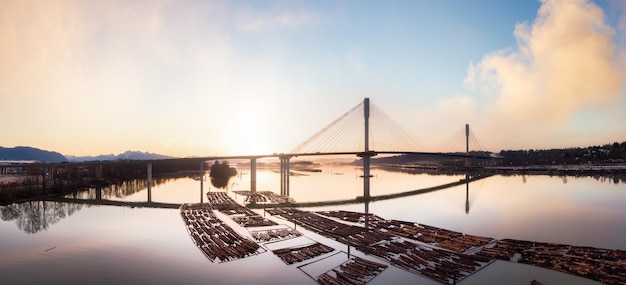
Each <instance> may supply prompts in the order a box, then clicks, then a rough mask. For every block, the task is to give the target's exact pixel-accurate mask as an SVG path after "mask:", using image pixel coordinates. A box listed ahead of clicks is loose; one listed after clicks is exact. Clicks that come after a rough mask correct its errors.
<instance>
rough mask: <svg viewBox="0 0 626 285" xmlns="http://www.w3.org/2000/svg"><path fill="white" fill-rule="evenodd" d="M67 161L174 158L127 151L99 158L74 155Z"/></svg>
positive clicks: (99, 156)
mask: <svg viewBox="0 0 626 285" xmlns="http://www.w3.org/2000/svg"><path fill="white" fill-rule="evenodd" d="M65 157H67V159H68V160H69V161H72V162H79V161H101V160H157V159H168V158H174V157H171V156H167V155H162V154H158V153H149V152H141V151H130V150H129V151H126V152H124V153H120V154H117V155H115V154H101V155H98V156H74V155H66V156H65Z"/></svg>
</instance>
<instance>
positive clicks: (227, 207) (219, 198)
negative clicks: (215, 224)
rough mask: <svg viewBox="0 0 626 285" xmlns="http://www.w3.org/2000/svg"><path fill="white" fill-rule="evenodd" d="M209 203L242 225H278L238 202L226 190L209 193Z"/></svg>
mask: <svg viewBox="0 0 626 285" xmlns="http://www.w3.org/2000/svg"><path fill="white" fill-rule="evenodd" d="M207 198H208V204H209V205H210V207H211V208H213V209H215V210H218V211H220V212H222V213H224V214H225V215H228V216H230V218H231V219H232V220H233V221H235V222H236V223H238V224H239V225H241V226H242V227H262V226H273V225H276V223H274V222H273V221H270V220H268V219H265V218H263V217H261V216H260V215H258V214H257V213H255V212H254V211H252V210H250V209H248V208H246V207H244V206H241V205H239V204H237V202H236V201H235V200H233V199H232V198H230V197H228V194H226V192H209V193H207Z"/></svg>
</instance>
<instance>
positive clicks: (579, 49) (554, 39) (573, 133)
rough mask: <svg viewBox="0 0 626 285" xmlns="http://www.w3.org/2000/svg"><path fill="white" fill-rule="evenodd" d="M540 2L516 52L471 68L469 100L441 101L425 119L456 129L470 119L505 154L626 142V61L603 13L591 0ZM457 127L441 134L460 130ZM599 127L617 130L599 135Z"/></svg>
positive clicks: (518, 33) (523, 26)
mask: <svg viewBox="0 0 626 285" xmlns="http://www.w3.org/2000/svg"><path fill="white" fill-rule="evenodd" d="M541 4H542V5H541V8H540V9H539V11H538V13H537V17H536V19H535V20H534V21H533V22H532V23H527V22H524V23H520V24H517V25H516V27H515V29H514V36H515V38H516V40H517V46H516V47H515V48H509V49H504V50H499V51H496V52H492V53H489V54H487V55H485V56H484V57H483V58H482V60H481V61H480V62H478V63H475V64H471V65H470V67H469V69H468V76H467V78H466V82H465V83H466V86H467V87H468V89H469V94H471V95H463V96H458V97H455V98H452V99H443V100H440V103H439V104H438V106H437V108H436V110H434V111H429V112H427V113H428V114H430V115H434V114H444V115H445V116H447V118H449V119H444V121H448V122H450V123H453V124H456V125H460V124H461V120H463V119H465V120H466V121H468V123H470V124H471V125H472V124H473V125H475V126H477V128H479V130H478V131H476V132H477V134H478V135H479V136H480V137H482V139H481V140H482V141H483V142H486V143H485V144H487V145H498V146H501V148H503V149H507V148H513V149H521V148H548V147H570V146H575V145H571V141H572V139H574V140H575V141H578V144H579V145H581V146H582V145H586V144H596V143H609V142H611V140H613V139H615V140H626V131H624V128H623V127H622V125H619V124H620V123H619V122H620V119H623V118H624V114H625V113H626V110H625V108H624V106H625V105H624V104H625V103H626V100H625V98H626V97H625V92H624V91H625V89H624V83H625V70H624V66H626V64H625V63H626V61H624V53H623V52H624V51H623V50H622V49H620V48H619V47H618V45H617V44H616V41H615V30H613V29H612V28H611V27H610V26H609V25H608V24H607V23H606V22H605V16H604V13H603V11H602V9H600V8H599V7H597V6H596V5H594V4H593V3H592V2H589V1H586V0H542V3H541ZM459 107H462V108H460V109H459ZM453 124H449V125H447V126H445V127H444V128H453V129H456V128H457V127H458V126H454V127H453ZM595 124H603V128H604V129H606V126H605V125H607V124H608V125H611V124H613V125H614V126H613V127H610V130H609V131H608V132H605V133H596V132H595V129H598V125H595ZM621 124H623V123H621ZM444 125H445V123H444ZM527 137H532V138H536V139H533V140H528V139H526V138H527ZM566 139H567V140H569V141H570V143H565V140H566ZM564 144H565V145H564Z"/></svg>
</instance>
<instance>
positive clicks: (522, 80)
mask: <svg viewBox="0 0 626 285" xmlns="http://www.w3.org/2000/svg"><path fill="white" fill-rule="evenodd" d="M0 18H1V19H3V20H2V21H1V22H0V63H2V64H0V133H2V134H3V136H2V138H3V139H2V141H1V142H0V146H2V147H14V146H31V147H36V148H40V149H44V150H49V151H57V152H60V153H62V154H64V155H77V156H95V155H99V154H110V153H113V154H118V153H123V152H125V151H128V150H137V151H142V152H151V153H159V154H163V155H169V156H175V157H191V156H212V155H235V154H242V155H243V154H259V153H284V152H289V151H290V150H292V149H293V148H295V147H297V146H298V145H300V144H301V143H303V142H304V141H306V140H307V139H308V138H310V137H311V136H312V135H314V134H315V133H316V132H318V131H319V130H321V129H323V128H324V127H325V126H327V125H328V124H330V123H331V122H333V121H334V120H335V119H337V118H338V117H340V116H341V115H342V114H344V113H345V112H347V111H348V110H350V108H352V107H353V106H355V105H357V104H359V102H361V101H362V100H363V98H366V97H367V98H370V99H371V101H372V102H373V104H376V106H377V107H379V108H380V109H381V110H383V111H384V112H385V113H386V114H388V115H389V117H390V118H391V119H393V120H394V122H396V123H397V124H398V125H399V127H401V128H402V129H403V130H405V131H406V132H407V133H408V134H409V135H410V136H411V137H412V138H414V139H415V140H416V141H419V143H420V144H421V145H422V146H423V148H424V149H425V150H427V151H432V150H437V147H439V146H441V145H444V144H445V143H446V142H448V141H449V140H450V137H451V136H454V135H455V134H456V133H457V132H458V131H459V130H460V129H462V128H463V126H464V125H465V124H470V125H471V126H472V128H473V130H475V133H476V134H477V136H478V137H480V140H481V142H482V143H483V144H484V146H485V148H487V149H488V150H490V151H494V152H498V151H500V150H508V149H550V148H569V147H584V146H593V145H604V144H609V143H612V142H622V141H626V128H624V127H623V122H624V121H626V68H624V66H626V24H625V23H626V3H625V2H623V1H620V0H608V1H599V0H571V1H569V0H542V1H519V3H508V2H498V1H495V2H494V1H486V0H476V1H468V2H462V3H459V2H458V1H433V2H399V3H387V2H376V1H371V2H323V1H322V2H319V1H313V2H308V1H302V2H300V1H289V2H280V1H279V2H266V3H259V2H257V1H236V2H223V1H200V2H193V1H182V2H170V1H147V2H141V1H140V2H132V3H129V2H126V1H104V2H90V1H87V2H85V1H46V2H43V3H42V2H41V1H30V0H27V1H13V0H9V1H2V2H1V3H0ZM460 143H461V144H460V146H459V147H458V148H459V150H462V142H460Z"/></svg>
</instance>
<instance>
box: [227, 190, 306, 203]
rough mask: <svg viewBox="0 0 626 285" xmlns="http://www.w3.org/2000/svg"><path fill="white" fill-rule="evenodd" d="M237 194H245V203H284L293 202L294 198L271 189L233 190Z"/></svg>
mask: <svg viewBox="0 0 626 285" xmlns="http://www.w3.org/2000/svg"><path fill="white" fill-rule="evenodd" d="M234 192H235V193H237V194H238V195H241V196H246V200H245V202H246V203H257V204H263V203H268V202H269V203H272V204H286V203H295V202H296V200H294V199H293V198H291V197H289V196H285V195H278V194H276V193H274V192H272V191H257V192H252V191H234Z"/></svg>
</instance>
